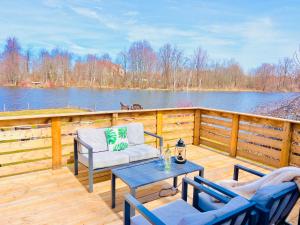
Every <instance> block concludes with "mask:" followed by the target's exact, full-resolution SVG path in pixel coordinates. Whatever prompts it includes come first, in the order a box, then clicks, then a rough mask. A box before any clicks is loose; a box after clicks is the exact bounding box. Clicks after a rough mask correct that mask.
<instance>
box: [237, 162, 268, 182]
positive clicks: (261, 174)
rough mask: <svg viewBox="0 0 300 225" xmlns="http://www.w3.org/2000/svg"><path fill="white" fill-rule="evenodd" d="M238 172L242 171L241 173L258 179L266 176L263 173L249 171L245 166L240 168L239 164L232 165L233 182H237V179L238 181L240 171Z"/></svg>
mask: <svg viewBox="0 0 300 225" xmlns="http://www.w3.org/2000/svg"><path fill="white" fill-rule="evenodd" d="M240 170H243V171H245V172H248V173H251V174H254V175H256V176H259V177H263V176H265V175H266V174H264V173H261V172H259V171H256V170H253V169H250V168H248V167H245V166H242V165H240V164H236V165H234V171H233V180H238V179H239V171H240Z"/></svg>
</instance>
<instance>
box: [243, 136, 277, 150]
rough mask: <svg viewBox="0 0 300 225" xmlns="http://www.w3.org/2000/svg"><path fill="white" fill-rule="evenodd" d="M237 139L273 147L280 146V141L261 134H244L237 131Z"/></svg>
mask: <svg viewBox="0 0 300 225" xmlns="http://www.w3.org/2000/svg"><path fill="white" fill-rule="evenodd" d="M238 139H239V140H244V141H247V142H253V143H256V144H260V145H265V146H270V147H274V148H279V149H280V148H281V145H282V141H278V140H273V139H271V138H266V137H262V136H257V135H252V134H244V133H241V132H239V135H238Z"/></svg>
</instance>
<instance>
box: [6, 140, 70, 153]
mask: <svg viewBox="0 0 300 225" xmlns="http://www.w3.org/2000/svg"><path fill="white" fill-rule="evenodd" d="M69 143H73V137H71V136H68V137H63V138H62V144H69ZM51 145H52V141H51V138H45V139H38V140H28V141H19V142H8V143H1V144H0V154H3V153H6V152H15V151H22V150H28V151H30V150H37V149H39V148H49V147H51Z"/></svg>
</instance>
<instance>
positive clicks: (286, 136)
mask: <svg viewBox="0 0 300 225" xmlns="http://www.w3.org/2000/svg"><path fill="white" fill-rule="evenodd" d="M291 141H292V124H291V123H290V122H284V124H283V136H282V147H281V152H280V167H283V166H288V165H289V159H290V149H291Z"/></svg>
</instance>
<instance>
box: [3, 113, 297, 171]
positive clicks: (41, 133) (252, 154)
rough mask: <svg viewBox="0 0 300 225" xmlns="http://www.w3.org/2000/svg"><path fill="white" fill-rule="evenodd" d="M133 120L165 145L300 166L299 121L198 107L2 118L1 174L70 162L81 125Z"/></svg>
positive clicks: (89, 125) (58, 165)
mask: <svg viewBox="0 0 300 225" xmlns="http://www.w3.org/2000/svg"><path fill="white" fill-rule="evenodd" d="M130 122H142V123H143V124H144V127H145V130H148V131H150V132H154V133H157V134H159V135H162V136H163V137H164V140H165V142H164V143H165V146H166V144H170V145H171V146H172V145H175V143H176V141H177V140H178V139H179V138H183V139H184V141H185V142H186V143H187V144H194V145H203V146H206V147H209V148H213V149H216V150H219V151H223V152H225V153H226V154H228V155H230V156H232V157H243V158H246V159H249V160H253V161H255V162H259V163H263V164H266V165H269V166H273V167H280V166H286V165H296V166H300V122H299V121H291V120H283V119H277V118H270V117H264V116H258V115H251V114H243V113H236V112H229V111H222V110H215V109H207V108H198V107H194V108H176V109H154V110H141V111H111V112H88V113H72V114H58V115H41V116H31V117H28V116H27V117H3V118H0V177H4V176H11V175H16V174H22V173H27V172H32V171H38V170H44V169H49V168H53V169H55V168H60V167H61V166H64V165H67V164H68V163H70V164H71V163H72V161H73V136H74V134H75V132H76V130H77V129H78V128H81V127H109V126H113V125H119V124H125V123H130ZM146 142H147V143H148V144H151V145H153V146H157V145H158V143H157V142H156V140H155V139H154V138H152V137H149V136H146Z"/></svg>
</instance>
